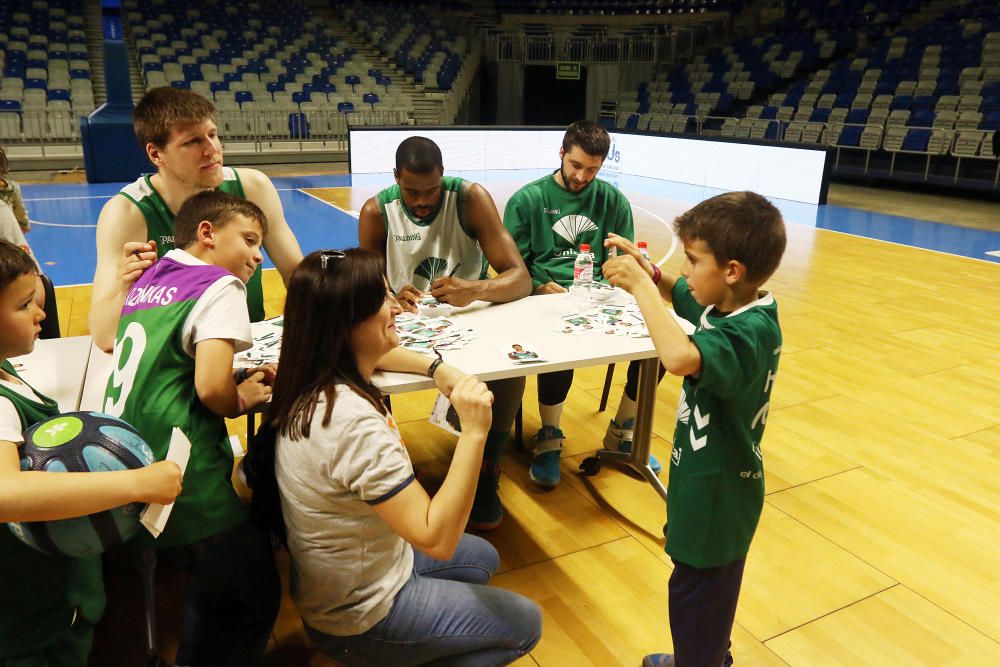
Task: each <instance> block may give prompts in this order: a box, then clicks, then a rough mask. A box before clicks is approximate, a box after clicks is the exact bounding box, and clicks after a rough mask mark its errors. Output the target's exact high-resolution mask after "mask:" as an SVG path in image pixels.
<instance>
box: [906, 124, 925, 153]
mask: <svg viewBox="0 0 1000 667" xmlns="http://www.w3.org/2000/svg"><path fill="white" fill-rule="evenodd" d="M930 140H931V131H930V130H910V131H909V132H907V133H906V138H905V139H903V150H905V151H918V152H921V153H923V152H926V151H927V144H928V143H929V142H930Z"/></svg>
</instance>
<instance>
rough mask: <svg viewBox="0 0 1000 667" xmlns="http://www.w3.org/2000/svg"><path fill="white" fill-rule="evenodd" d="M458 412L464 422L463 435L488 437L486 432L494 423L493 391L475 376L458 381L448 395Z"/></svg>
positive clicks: (462, 422)
mask: <svg viewBox="0 0 1000 667" xmlns="http://www.w3.org/2000/svg"><path fill="white" fill-rule="evenodd" d="M448 398H449V400H450V401H451V404H452V405H453V406H454V407H455V412H457V413H458V419H459V421H460V422H461V424H462V434H463V435H469V436H472V435H479V436H481V437H482V438H484V439H485V438H486V433H487V432H488V431H489V430H490V425H491V424H492V423H493V414H492V411H491V408H492V406H493V392H491V391H490V390H489V389H487V388H486V385H485V384H483V383H482V382H480V381H479V380H478V379H476V378H475V377H473V376H471V375H470V376H468V377H466V378H464V379H462V380H460V381H459V382H458V384H456V385H455V388H454V389H453V390H452V392H451V396H449V397H448Z"/></svg>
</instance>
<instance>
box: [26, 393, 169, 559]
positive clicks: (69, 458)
mask: <svg viewBox="0 0 1000 667" xmlns="http://www.w3.org/2000/svg"><path fill="white" fill-rule="evenodd" d="M19 455H20V458H21V470H37V471H45V472H57V473H58V472H92V473H100V472H110V471H113V470H128V469H132V468H141V467H143V466H147V465H149V464H150V463H153V462H154V461H155V460H156V459H155V457H154V456H153V451H152V450H151V449H150V448H149V445H147V444H146V442H145V441H144V440H143V439H142V436H140V435H139V433H138V432H137V431H136V430H135V429H134V428H133V427H132V426H131V425H129V424H127V423H126V422H124V421H122V420H120V419H116V418H115V417H112V416H111V415H107V414H104V413H101V412H67V413H65V414H61V415H57V416H55V417H52V418H50V419H46V420H44V421H41V422H38V423H37V424H35V425H34V426H32V427H31V428H29V429H28V430H27V431H25V432H24V444H23V445H22V446H21V447H20V449H19ZM143 507H144V506H143V505H142V503H129V504H127V505H122V506H121V507H116V508H114V509H110V510H105V511H103V512H97V513H95V514H91V515H88V516H82V517H75V518H72V519H61V520H58V521H38V522H30V523H9V524H8V525H9V526H10V529H11V530H12V531H13V532H14V534H15V535H16V536H17V537H18V538H19V539H20V540H21V541H22V542H24V543H25V544H27V545H29V546H32V547H34V548H36V549H38V550H39V551H44V552H45V553H48V554H63V555H66V556H87V555H90V554H97V553H101V552H103V551H106V550H107V549H110V548H111V547H113V546H115V545H117V544H121V543H122V542H124V541H125V540H127V539H129V538H130V537H132V535H134V534H135V532H136V531H137V530H138V529H139V512H140V511H141V510H142V508H143Z"/></svg>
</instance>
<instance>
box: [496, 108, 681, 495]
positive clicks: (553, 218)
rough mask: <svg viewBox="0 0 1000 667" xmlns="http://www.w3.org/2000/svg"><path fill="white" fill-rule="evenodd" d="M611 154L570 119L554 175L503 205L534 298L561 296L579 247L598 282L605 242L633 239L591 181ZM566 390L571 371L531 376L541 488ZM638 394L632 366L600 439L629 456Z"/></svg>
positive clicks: (627, 218) (625, 208) (552, 467)
mask: <svg viewBox="0 0 1000 667" xmlns="http://www.w3.org/2000/svg"><path fill="white" fill-rule="evenodd" d="M610 149H611V137H610V136H609V135H608V132H607V130H605V129H604V128H603V127H601V126H600V125H598V124H597V123H594V122H591V121H589V120H581V121H577V122H575V123H573V124H572V125H570V126H569V128H567V130H566V134H564V135H563V142H562V147H561V148H560V149H559V159H560V165H559V169H557V170H556V171H554V172H553V173H551V174H547V175H545V176H543V177H542V178H539V179H538V180H536V181H533V182H531V183H528V184H527V185H525V186H524V187H523V188H521V189H520V190H518V191H517V192H515V193H514V194H513V196H511V198H510V200H508V202H507V206H506V208H505V209H504V217H503V224H504V225H505V226H506V227H507V229H508V230H509V231H510V234H511V236H513V237H514V241H516V242H517V249H518V250H519V251H520V252H521V256H522V257H524V262H525V264H527V265H528V270H529V271H531V286H532V289H533V290H534V293H535V294H559V293H562V292H566V291H568V288H569V287H570V286H571V285H572V284H573V263H574V262H575V261H576V256H577V254H578V253H579V252H580V245H581V244H584V243H586V244H589V245H590V250H591V252H592V253H593V255H594V280H595V281H600V280H602V278H601V265H602V264H604V261H605V260H606V259H607V252H606V251H605V249H604V246H603V242H604V239H605V237H607V235H608V234H610V233H613V234H617V235H619V236H622V237H624V238H627V239H629V240H632V238H633V223H632V207H631V205H630V204H629V202H628V199H626V198H625V195H623V194H622V193H621V191H620V190H618V189H617V188H615V187H614V186H613V185H611V184H610V183H606V182H605V181H602V180H600V179H599V178H597V173H598V172H599V171H600V170H601V166H602V165H603V164H604V160H605V159H606V158H607V156H608V151H609V150H610ZM660 370H661V374H660V377H663V375H662V368H661V369H660ZM572 384H573V369H569V370H565V371H555V372H552V373H540V374H539V375H538V413H539V416H540V417H541V420H542V427H541V428H540V429H539V430H538V433H537V434H536V435H535V436H534V437H533V438H532V443H533V446H534V458H533V459H532V462H531V468H530V470H529V474H530V476H531V479H532V481H534V482H535V483H536V484H538V485H539V486H541V487H544V488H551V487H554V486H555V485H556V484H558V483H559V478H560V475H559V457H560V452H561V451H562V444H563V439H564V437H565V436H564V435H563V432H562V430H561V429H560V428H559V421H560V419H561V417H562V409H563V405H564V404H565V402H566V397H567V396H568V395H569V390H570V387H571V386H572ZM638 388H639V363H638V362H635V361H633V362H632V363H630V364H629V367H628V382H627V383H626V384H625V391H624V393H623V395H622V399H621V401H620V402H619V404H618V413H617V414H616V415H615V418H614V419H613V420H612V421H611V423H610V424H609V425H608V429H607V433H606V435H605V436H604V446H605V447H606V448H608V449H617V450H619V451H630V450H631V447H632V428H633V426H634V424H635V414H636V403H635V398H636V394H637V393H638ZM649 466H650V468H651V469H652V470H653V472H654V473H659V472H660V462H659V461H657V460H656V459H655V458H653V457H652V456H650V457H649Z"/></svg>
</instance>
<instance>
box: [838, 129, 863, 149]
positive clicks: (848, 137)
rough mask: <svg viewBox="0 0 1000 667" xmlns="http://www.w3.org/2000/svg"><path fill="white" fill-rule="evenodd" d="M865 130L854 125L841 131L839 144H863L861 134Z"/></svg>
mask: <svg viewBox="0 0 1000 667" xmlns="http://www.w3.org/2000/svg"><path fill="white" fill-rule="evenodd" d="M864 129H865V128H863V127H860V126H857V125H854V126H847V127H845V128H844V129H842V130H841V131H840V136H839V137H838V138H837V144H838V145H840V146H858V145H860V144H861V133H862V132H863V131H864Z"/></svg>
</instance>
